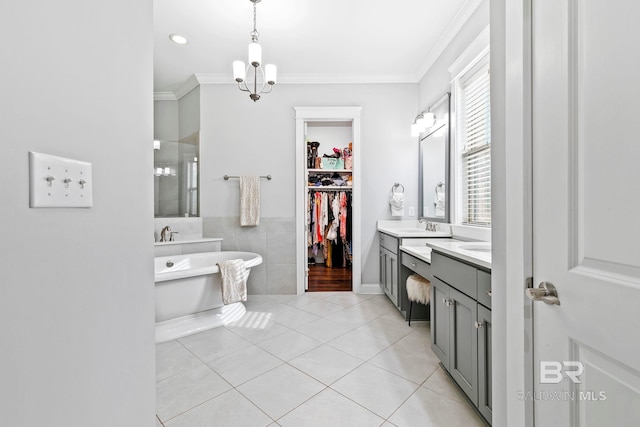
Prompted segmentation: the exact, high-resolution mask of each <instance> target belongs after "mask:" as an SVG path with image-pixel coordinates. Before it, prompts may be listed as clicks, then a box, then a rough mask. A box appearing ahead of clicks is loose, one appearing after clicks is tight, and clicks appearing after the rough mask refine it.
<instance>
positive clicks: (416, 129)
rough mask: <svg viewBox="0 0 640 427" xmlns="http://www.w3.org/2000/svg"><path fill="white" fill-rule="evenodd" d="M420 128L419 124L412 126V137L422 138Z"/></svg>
mask: <svg viewBox="0 0 640 427" xmlns="http://www.w3.org/2000/svg"><path fill="white" fill-rule="evenodd" d="M420 132H421V131H420V126H418V124H417V123H414V124H412V125H411V136H420Z"/></svg>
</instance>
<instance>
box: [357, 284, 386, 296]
mask: <svg viewBox="0 0 640 427" xmlns="http://www.w3.org/2000/svg"><path fill="white" fill-rule="evenodd" d="M359 293H361V294H367V295H378V294H384V291H383V290H382V287H381V286H380V285H379V284H377V283H372V284H365V283H363V284H362V285H360V292H359Z"/></svg>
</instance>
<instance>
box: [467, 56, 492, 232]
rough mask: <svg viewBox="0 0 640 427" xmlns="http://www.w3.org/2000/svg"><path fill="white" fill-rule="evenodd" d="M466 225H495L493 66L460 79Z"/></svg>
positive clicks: (485, 67) (485, 66) (487, 66)
mask: <svg viewBox="0 0 640 427" xmlns="http://www.w3.org/2000/svg"><path fill="white" fill-rule="evenodd" d="M460 93H461V95H460V101H461V102H460V106H461V114H460V120H461V124H462V126H461V129H460V130H461V133H462V134H461V137H462V214H463V218H462V222H463V223H464V224H469V225H481V226H489V225H491V108H490V98H489V93H490V91H489V65H488V64H486V65H484V66H482V67H481V68H480V69H479V70H478V69H476V70H473V72H471V73H469V74H468V75H466V76H464V77H462V78H461V79H460Z"/></svg>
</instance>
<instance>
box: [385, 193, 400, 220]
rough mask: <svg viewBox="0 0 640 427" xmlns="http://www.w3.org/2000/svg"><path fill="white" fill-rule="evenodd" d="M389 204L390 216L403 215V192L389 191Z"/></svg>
mask: <svg viewBox="0 0 640 427" xmlns="http://www.w3.org/2000/svg"><path fill="white" fill-rule="evenodd" d="M389 204H390V205H391V216H403V215H404V193H391V199H390V200H389Z"/></svg>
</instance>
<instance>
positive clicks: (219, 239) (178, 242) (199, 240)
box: [155, 237, 223, 246]
mask: <svg viewBox="0 0 640 427" xmlns="http://www.w3.org/2000/svg"><path fill="white" fill-rule="evenodd" d="M222 240H223V239H222V237H212V238H206V239H193V240H175V241H173V242H155V245H156V246H165V245H184V244H185V243H207V242H221V241H222Z"/></svg>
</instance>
